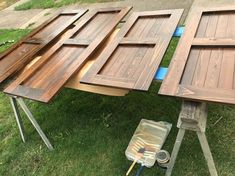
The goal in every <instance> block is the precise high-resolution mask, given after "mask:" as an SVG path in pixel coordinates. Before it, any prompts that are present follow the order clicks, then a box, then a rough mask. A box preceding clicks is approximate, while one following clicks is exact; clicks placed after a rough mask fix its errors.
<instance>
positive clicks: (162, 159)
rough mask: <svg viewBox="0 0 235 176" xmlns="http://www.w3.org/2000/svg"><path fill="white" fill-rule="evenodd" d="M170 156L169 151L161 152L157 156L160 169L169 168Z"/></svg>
mask: <svg viewBox="0 0 235 176" xmlns="http://www.w3.org/2000/svg"><path fill="white" fill-rule="evenodd" d="M170 158H171V157H170V154H169V152H168V151H166V150H160V151H159V152H158V153H157V154H156V160H157V163H158V165H159V166H160V167H162V168H167V166H168V163H169V161H170Z"/></svg>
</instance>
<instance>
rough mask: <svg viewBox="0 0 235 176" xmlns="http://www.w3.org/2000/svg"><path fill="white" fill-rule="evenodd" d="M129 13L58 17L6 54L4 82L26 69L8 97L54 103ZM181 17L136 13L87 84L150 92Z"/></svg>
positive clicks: (1, 63)
mask: <svg viewBox="0 0 235 176" xmlns="http://www.w3.org/2000/svg"><path fill="white" fill-rule="evenodd" d="M130 9H131V7H123V8H101V9H95V10H92V11H89V12H87V10H77V11H71V12H62V13H60V14H58V15H56V16H55V17H54V18H53V19H51V20H50V21H48V22H46V23H45V24H43V25H42V26H40V27H39V28H38V29H36V30H34V31H33V32H32V33H31V34H30V35H29V36H27V37H26V38H24V39H22V40H21V41H20V42H19V43H17V44H16V45H14V46H13V47H12V48H10V49H9V50H8V51H6V52H5V53H3V54H2V56H1V57H0V82H2V81H4V80H6V79H8V78H9V77H11V76H12V75H14V73H16V72H18V71H19V70H22V69H23V68H24V71H23V72H21V73H20V74H19V75H18V76H17V77H16V79H15V80H14V81H13V82H12V83H11V84H9V85H8V86H7V88H6V89H5V90H4V92H5V93H7V94H11V95H14V96H20V97H25V98H29V99H33V100H36V101H41V102H46V103H47V102H49V101H50V100H51V99H52V98H53V97H54V96H55V95H56V94H57V93H58V92H59V91H60V90H61V89H62V88H63V87H64V85H65V84H66V83H67V82H68V81H69V80H70V79H71V78H72V76H73V75H74V74H76V73H77V72H78V71H79V70H81V69H82V67H83V66H84V65H85V64H86V63H87V62H88V61H89V58H90V57H92V55H93V54H94V53H95V52H96V50H98V49H99V48H100V47H102V45H103V44H104V42H105V40H106V39H107V38H108V37H109V36H110V35H111V34H112V32H113V31H114V30H115V29H116V28H117V26H118V25H119V24H120V22H121V20H122V19H123V18H124V17H125V15H126V14H127V13H128V12H129V11H130ZM182 12H183V10H181V9H177V10H162V11H150V12H135V13H132V14H131V16H130V18H129V19H128V20H127V21H126V23H125V24H124V25H123V26H122V27H121V30H120V31H119V32H118V34H117V36H116V37H114V38H113V40H112V41H111V42H110V43H109V44H108V46H106V47H104V50H103V51H102V53H101V54H100V56H99V57H98V58H97V59H96V61H95V62H94V64H93V65H92V67H91V68H90V69H89V70H88V72H87V73H86V74H85V76H84V77H83V78H82V82H86V83H89V84H99V85H103V86H111V87H117V88H123V89H138V90H148V88H149V86H150V84H151V82H152V79H153V77H154V75H155V73H156V71H157V69H158V66H159V64H160V62H161V60H162V58H163V55H164V53H165V51H166V49H167V46H168V44H169V42H170V39H171V37H172V35H173V33H174V31H175V28H176V27H177V24H178V22H179V20H180V17H181V15H182ZM29 65H30V67H29Z"/></svg>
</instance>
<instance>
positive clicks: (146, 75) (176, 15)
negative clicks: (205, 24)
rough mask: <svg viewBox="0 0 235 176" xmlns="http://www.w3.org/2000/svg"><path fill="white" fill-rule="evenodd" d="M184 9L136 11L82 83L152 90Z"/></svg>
mask: <svg viewBox="0 0 235 176" xmlns="http://www.w3.org/2000/svg"><path fill="white" fill-rule="evenodd" d="M182 12H183V10H181V9H177V10H167V11H152V12H138V13H133V14H132V15H131V16H130V18H129V19H128V21H127V22H126V24H125V25H124V26H123V28H122V29H121V31H120V33H119V35H118V36H117V37H116V38H115V39H114V41H113V42H112V43H111V44H110V45H109V46H108V47H107V48H106V49H105V50H104V52H103V53H102V54H101V55H100V57H99V58H98V59H97V60H96V62H95V63H94V65H93V66H92V67H91V68H90V70H88V72H87V73H86V74H85V75H84V77H83V78H82V79H81V82H83V83H88V84H97V85H104V86H111V87H118V88H126V89H136V90H148V88H149V86H150V85H151V82H152V79H153V77H154V75H155V73H156V70H157V68H158V66H159V65H160V62H161V60H162V58H163V55H164V53H165V51H166V49H167V47H168V44H169V42H170V39H171V37H172V35H173V33H174V30H175V28H176V26H177V24H178V21H179V19H180V17H181V15H182ZM159 20H160V22H157V21H159ZM154 25H156V26H154Z"/></svg>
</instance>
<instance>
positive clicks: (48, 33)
mask: <svg viewBox="0 0 235 176" xmlns="http://www.w3.org/2000/svg"><path fill="white" fill-rule="evenodd" d="M86 12H87V10H76V11H75V10H74V11H71V12H66V11H64V12H61V13H58V14H56V15H55V16H54V17H53V18H51V19H50V20H48V21H46V22H45V23H43V24H42V25H40V26H39V27H38V28H36V29H35V30H33V31H32V32H31V33H30V34H29V35H28V36H26V37H25V38H23V39H22V40H21V41H19V42H18V43H16V44H15V45H13V46H12V47H11V48H9V49H8V50H7V51H6V52H4V53H2V54H1V55H0V83H1V82H2V81H4V80H5V79H6V78H8V77H9V76H11V75H12V74H13V73H15V72H16V71H18V70H19V69H21V68H22V67H24V66H25V64H27V63H28V62H29V61H30V60H32V59H33V56H34V55H35V54H36V53H37V52H38V51H39V50H41V49H43V48H45V47H47V45H48V44H50V43H51V42H53V41H54V40H55V39H56V38H58V37H59V36H60V35H61V34H63V33H65V32H66V30H68V28H70V27H71V25H72V24H73V23H74V22H75V21H76V20H78V19H79V18H80V17H81V16H82V15H83V14H85V13H86Z"/></svg>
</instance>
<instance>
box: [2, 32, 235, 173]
mask: <svg viewBox="0 0 235 176" xmlns="http://www.w3.org/2000/svg"><path fill="white" fill-rule="evenodd" d="M13 32H14V31H13ZM26 32H27V31H26ZM9 35H10V32H9ZM176 44H177V39H176V38H174V39H173V40H172V41H171V45H170V47H169V48H168V53H167V54H166V56H165V59H164V61H163V65H165V66H166V65H167V64H168V63H169V57H170V56H171V55H172V53H173V51H174V49H175V46H176ZM159 87H160V83H157V82H154V83H153V84H152V86H151V88H150V90H149V91H148V92H146V93H145V92H137V91H133V92H131V93H129V94H128V95H127V96H125V97H110V96H102V95H96V94H92V93H86V92H81V91H76V90H71V89H64V90H63V91H62V92H61V93H60V94H59V95H58V96H57V97H56V99H55V100H54V101H53V103H52V104H49V105H45V104H42V103H37V102H34V101H26V103H27V105H28V106H29V108H30V110H31V111H32V112H33V114H34V115H35V117H36V119H37V121H38V123H39V124H40V125H41V127H42V129H43V130H44V132H45V133H46V134H47V136H48V137H49V139H50V140H51V142H52V144H53V145H54V147H55V150H54V151H52V152H50V151H48V149H47V148H46V146H45V145H44V143H43V142H42V140H41V139H40V137H39V136H38V134H37V133H36V132H35V130H34V128H33V127H32V126H31V124H30V122H29V121H28V120H27V118H26V117H25V116H23V121H24V125H25V128H26V134H27V143H26V144H24V143H22V141H21V139H20V136H19V132H18V129H17V126H16V123H15V119H14V115H13V112H12V109H11V107H10V102H9V99H8V97H7V96H6V95H4V94H2V93H0V175H11V176H19V175H29V176H31V175H37V176H44V175H50V176H51V175H52V176H58V175H61V176H64V175H66V176H73V175H76V176H106V175H107V176H121V175H125V172H126V171H127V169H128V167H129V166H130V164H131V162H130V161H128V160H127V159H126V157H125V154H124V152H125V149H126V147H127V145H128V142H129V140H130V139H131V136H132V134H133V133H134V130H135V128H136V127H137V125H138V123H139V122H140V120H141V119H142V118H146V119H151V120H155V121H160V120H164V121H168V122H171V123H172V124H173V128H172V131H171V133H170V134H169V137H168V138H167V141H166V144H165V146H164V149H166V150H168V151H170V152H171V150H172V147H173V144H174V140H175V138H176V135H177V131H178V130H177V128H176V122H177V117H178V114H179V111H180V104H181V102H180V101H179V100H177V99H176V98H168V97H162V96H158V95H157V91H158V89H159ZM220 117H223V118H222V119H221V121H220V122H219V123H217V124H216V125H215V126H214V125H213V124H214V123H215V122H216V120H217V119H219V118H220ZM234 117H235V109H234V107H232V106H225V105H210V106H209V117H208V128H207V133H206V134H207V137H208V140H209V143H210V146H211V150H212V153H213V155H214V160H215V164H216V166H217V169H218V172H219V175H220V176H234V175H235V169H234V163H235V131H234V126H235V120H234ZM137 169H138V165H137V166H136V167H135V168H134V172H136V170H137ZM134 172H132V173H131V176H133V175H134ZM142 175H143V176H156V175H157V176H164V171H163V170H162V169H160V168H159V167H157V166H154V167H152V168H151V169H147V168H144V171H143V174H142ZM172 175H173V176H208V175H209V172H208V170H207V166H206V162H205V160H204V158H203V154H202V151H201V149H200V145H199V142H198V139H197V137H196V135H195V133H194V132H187V133H186V138H185V139H184V141H183V144H182V148H181V150H180V153H179V157H178V159H177V162H176V166H175V169H174V171H173V174H172Z"/></svg>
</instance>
